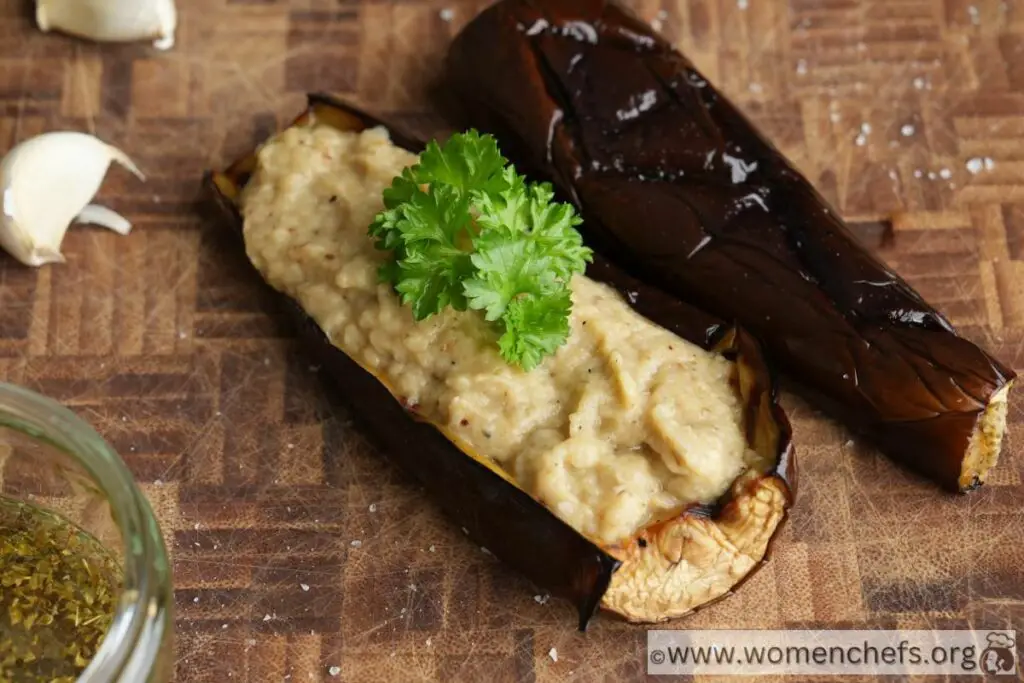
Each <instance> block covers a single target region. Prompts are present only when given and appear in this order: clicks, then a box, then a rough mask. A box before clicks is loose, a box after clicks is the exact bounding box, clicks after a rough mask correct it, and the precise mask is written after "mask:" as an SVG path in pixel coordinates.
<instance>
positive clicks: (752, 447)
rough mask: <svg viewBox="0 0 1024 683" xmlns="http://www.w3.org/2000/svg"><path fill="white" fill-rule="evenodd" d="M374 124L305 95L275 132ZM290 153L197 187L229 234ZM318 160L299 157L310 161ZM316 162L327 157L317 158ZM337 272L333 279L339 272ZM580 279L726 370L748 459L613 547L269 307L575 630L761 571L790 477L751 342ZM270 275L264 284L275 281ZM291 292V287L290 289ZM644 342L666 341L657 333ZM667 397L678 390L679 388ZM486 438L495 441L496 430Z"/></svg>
mask: <svg viewBox="0 0 1024 683" xmlns="http://www.w3.org/2000/svg"><path fill="white" fill-rule="evenodd" d="M377 125H379V122H378V121H376V120H375V119H372V118H371V117H368V116H366V115H364V114H361V113H359V112H357V111H355V110H352V109H351V108H349V107H347V106H345V105H342V104H340V103H337V102H333V101H331V100H329V99H327V98H323V97H313V98H311V100H310V107H309V110H308V111H307V112H306V113H305V114H304V115H303V116H302V117H300V118H299V119H298V120H297V121H296V122H295V124H293V126H292V127H291V129H289V131H286V133H285V134H282V135H287V134H289V133H292V134H293V135H297V136H302V135H304V133H303V130H309V131H310V133H309V135H314V134H319V133H317V131H318V130H319V131H320V132H321V133H324V131H323V127H327V128H330V129H333V130H334V131H335V134H336V133H337V131H341V132H345V134H351V133H352V132H358V131H363V130H364V129H367V128H373V127H375V126H377ZM326 134H327V133H325V135H326ZM390 135H391V140H392V141H393V142H394V143H396V144H397V145H398V146H399V147H402V148H405V149H410V150H415V151H418V150H420V149H421V145H420V144H418V143H417V142H416V141H415V140H413V139H412V138H410V137H408V136H403V135H402V134H401V132H400V131H397V130H390ZM279 137H280V136H279ZM303 139H306V140H308V139H311V138H303ZM378 142H379V141H378ZM302 144H305V143H302V142H300V143H299V144H297V145H295V146H293V147H291V148H285V151H284V152H281V151H280V150H281V148H282V147H281V146H280V145H278V146H276V147H275V145H273V144H270V145H267V146H265V147H264V149H263V151H262V152H261V153H260V156H259V157H257V156H255V155H254V156H252V157H249V158H246V159H244V160H242V161H240V162H238V163H236V164H234V165H233V166H232V167H230V168H229V169H228V170H226V171H225V172H223V173H214V174H211V175H210V177H209V179H208V180H209V185H210V187H211V188H212V189H213V191H214V193H215V197H216V200H217V203H218V205H219V206H220V207H221V208H222V209H223V213H224V215H225V216H226V217H227V218H228V220H229V222H230V224H231V227H232V229H233V230H234V231H235V232H236V233H237V234H239V235H241V234H242V232H243V221H242V213H241V212H242V211H245V210H246V207H247V206H248V205H247V202H248V201H249V200H248V198H247V197H248V194H247V193H249V192H250V191H252V192H253V193H257V194H258V193H261V192H291V191H293V189H294V188H295V186H294V185H293V184H292V183H291V180H290V179H288V178H284V179H282V178H275V179H273V181H272V182H270V183H268V184H266V185H260V184H259V178H260V173H261V172H264V167H263V166H261V165H260V164H261V163H264V162H265V161H266V159H265V157H266V155H267V154H270V155H275V154H279V153H287V154H288V155H293V154H308V152H306V151H305V150H302V149H301V147H302ZM388 144H390V143H388ZM303 158H305V157H303ZM310 158H311V159H313V158H312V157H310ZM324 158H325V157H320V158H319V159H313V161H315V162H316V163H321V162H322V161H323V159H324ZM326 158H328V161H330V159H329V155H328V157H326ZM254 173H255V178H256V179H253V177H254V176H253V174H254ZM307 173H308V174H309V175H308V176H307V175H306V174H307ZM317 173H318V172H317V171H316V170H314V169H313V168H312V166H310V167H303V174H300V175H302V176H303V178H305V179H307V180H308V179H309V178H312V180H311V181H310V184H311V186H313V187H321V185H320V183H321V182H327V181H328V179H326V178H321V177H318V176H317ZM303 182H305V180H303ZM374 182H379V179H378V180H376V181H374ZM253 201H255V200H253ZM330 201H331V202H332V203H333V202H337V203H338V204H339V205H342V206H344V205H345V203H346V201H348V200H347V198H346V197H340V196H332V197H331V198H330ZM254 206H255V207H256V208H254V209H250V210H251V211H255V212H256V213H261V212H262V211H263V209H262V207H261V205H259V204H254ZM339 210H345V209H339ZM247 215H249V214H247ZM354 220H357V221H358V219H354ZM282 225H283V224H282ZM251 227H252V226H250V225H249V224H248V223H247V224H246V227H245V231H246V232H245V234H246V247H247V250H248V252H249V254H250V258H251V259H253V260H254V263H255V265H256V266H257V267H258V269H259V270H260V271H261V272H262V273H263V274H264V275H265V276H266V275H267V273H269V272H272V270H268V269H267V268H266V264H264V263H262V262H261V259H262V258H263V256H261V252H260V248H259V245H257V244H256V243H255V242H254V239H253V235H251V234H250V228H251ZM275 229H276V228H275ZM287 231H288V228H284V232H287ZM268 236H269V237H270V238H271V241H273V240H277V239H278V238H280V239H287V235H283V234H276V233H274V232H271V233H268ZM289 249H291V252H290V253H293V252H294V251H295V250H296V249H298V250H300V251H301V250H305V251H304V252H303V253H305V252H312V251H316V249H319V246H318V245H311V244H302V245H299V246H296V247H289ZM322 256H323V255H322V254H319V255H318V256H317V258H321V257H322ZM332 258H333V256H332ZM321 263H322V262H321ZM286 265H287V264H286ZM281 272H282V273H284V276H283V277H284V280H287V279H288V278H290V277H291V274H292V272H293V271H292V270H290V269H289V268H285V269H283V270H282V271H281ZM338 272H339V277H341V275H340V273H342V272H343V271H338ZM588 276H590V277H592V278H594V279H598V280H600V281H602V282H604V283H606V284H609V285H611V286H612V287H613V288H614V289H617V290H619V291H620V292H622V293H624V295H625V296H624V297H621V298H619V297H615V295H614V294H609V296H613V297H615V300H611V299H609V300H607V302H608V303H607V305H609V306H619V305H624V304H622V302H624V301H626V300H627V298H626V297H628V300H630V301H635V302H636V304H635V309H636V310H638V311H639V312H641V313H642V314H644V315H647V316H650V315H652V313H653V312H654V311H655V310H656V311H657V312H658V316H659V317H660V318H661V319H662V322H661V325H662V327H664V328H666V329H668V330H669V331H671V332H674V333H675V334H676V335H678V336H680V337H682V338H683V339H686V340H687V341H689V342H691V343H693V344H696V345H697V346H700V347H701V348H704V349H709V350H712V351H714V352H717V353H720V354H722V355H723V356H724V357H725V358H726V359H728V361H730V362H731V367H732V370H731V371H730V373H731V374H730V378H729V379H728V385H729V386H731V387H733V389H732V390H731V391H732V392H733V395H735V396H736V397H737V400H738V401H739V405H740V415H741V418H740V425H741V427H742V429H741V435H740V439H741V443H742V442H743V441H745V446H744V448H745V450H746V452H748V453H749V454H750V457H751V458H752V460H750V463H751V464H749V465H748V466H746V468H745V469H744V470H743V471H742V472H741V473H740V474H739V475H738V476H736V478H735V480H733V481H732V482H731V484H728V480H727V482H726V483H727V484H728V487H727V490H726V492H725V493H724V494H723V495H721V497H719V498H718V499H717V500H714V501H712V502H710V503H705V504H692V505H687V506H685V507H684V508H683V509H677V510H675V511H674V512H672V514H667V515H660V516H658V517H656V518H654V519H652V520H650V521H649V522H647V523H645V524H644V525H643V526H642V527H641V528H640V529H639V530H638V531H635V532H632V533H631V535H630V536H628V537H626V538H621V539H618V540H616V541H614V542H609V541H608V539H607V538H606V537H604V536H602V535H601V534H600V533H599V532H597V531H594V530H591V531H589V532H587V533H581V532H580V531H577V530H576V529H574V528H573V526H570V525H569V524H567V523H566V522H565V521H563V520H562V519H560V517H559V516H556V514H554V513H553V512H552V510H551V509H549V507H548V506H545V505H544V504H542V503H541V502H540V501H539V500H538V499H537V498H535V497H532V496H531V495H529V494H528V493H527V492H526V491H525V490H524V489H523V488H521V487H520V485H518V484H517V482H516V479H515V478H514V477H513V476H510V473H509V472H507V471H506V470H505V469H503V467H502V466H501V465H500V464H499V463H498V462H496V461H495V460H494V459H492V458H490V457H487V456H485V455H482V454H481V453H480V452H478V450H477V449H476V448H475V447H474V446H473V444H472V443H471V440H468V439H467V438H464V437H465V433H464V432H458V431H457V430H455V429H453V428H452V426H451V424H450V423H449V424H443V423H438V422H435V421H431V415H430V414H429V411H428V410H427V409H426V406H425V405H424V406H421V405H418V404H416V403H411V402H410V401H408V400H406V398H405V395H404V394H405V391H404V390H403V389H402V388H401V387H400V386H398V383H400V382H404V381H405V375H402V376H401V377H398V378H397V379H396V377H397V376H395V375H387V373H386V372H385V371H384V370H382V369H381V366H375V364H374V362H373V359H372V356H366V355H355V356H350V355H348V354H347V353H346V352H344V351H342V350H341V347H342V346H343V344H342V343H341V342H340V341H339V340H337V338H335V341H334V342H332V341H331V340H329V338H328V337H329V336H330V335H327V334H325V333H324V331H323V329H322V327H321V325H320V324H318V322H317V320H314V319H313V318H317V319H318V320H319V321H321V323H322V322H323V321H324V320H326V319H328V318H329V317H330V315H331V313H332V311H331V309H329V307H328V308H326V309H325V308H320V309H318V310H317V305H316V304H315V303H314V304H311V303H310V301H311V299H309V298H308V297H307V296H305V295H299V297H298V298H299V299H301V300H302V301H303V302H305V303H304V305H300V304H299V302H298V301H296V300H295V299H293V298H292V297H291V296H289V295H282V298H283V299H284V301H285V302H286V306H287V309H288V310H289V311H290V313H291V315H292V316H293V317H294V318H295V319H296V321H297V323H298V326H299V330H300V332H301V336H302V337H303V339H304V340H305V342H306V344H307V345H308V348H309V350H310V352H311V353H312V354H313V355H315V357H316V358H317V361H318V362H320V363H322V364H323V367H324V371H325V373H326V375H327V376H328V377H330V378H331V380H332V385H333V388H334V389H335V390H337V391H338V392H339V393H340V394H341V395H342V396H343V398H345V399H347V402H348V403H349V404H350V405H351V408H352V410H353V412H354V414H355V415H356V417H357V418H358V420H359V422H361V423H362V424H363V425H364V427H365V428H366V429H367V430H368V431H369V432H370V433H371V435H372V436H373V437H375V438H376V440H377V442H378V443H379V445H380V446H381V447H382V449H383V450H384V452H386V453H387V454H388V455H389V456H390V457H392V458H393V459H394V460H395V461H396V462H397V463H399V464H400V465H401V466H402V467H404V468H405V469H406V470H408V471H409V472H410V473H412V474H413V475H414V476H416V477H417V478H418V479H419V480H420V481H421V482H422V483H423V485H424V486H425V488H426V489H427V491H428V492H429V493H430V494H431V495H433V496H434V497H435V498H436V499H437V500H438V501H439V502H440V504H441V505H442V507H443V508H444V509H445V510H446V511H447V512H448V514H449V515H450V516H451V517H452V518H454V519H455V520H456V522H457V523H459V524H460V525H461V526H463V527H464V528H465V529H466V530H467V531H468V533H469V534H470V536H471V537H472V538H474V540H476V541H477V542H479V543H480V544H482V545H484V546H486V547H487V548H488V549H490V550H491V551H492V552H494V554H495V555H496V556H498V557H499V558H501V559H502V560H504V561H505V562H507V563H508V564H510V565H512V566H513V567H515V568H516V569H518V570H519V571H521V572H522V573H524V574H525V575H526V576H528V577H529V578H530V579H532V580H533V581H535V582H536V583H537V584H539V585H541V586H543V587H545V588H547V589H548V590H550V591H551V592H552V593H555V594H557V595H561V596H564V597H566V598H568V599H570V600H572V601H573V603H574V604H575V605H576V606H577V608H578V610H579V613H580V625H581V627H583V626H585V625H586V623H587V621H588V619H589V618H590V617H591V615H592V613H593V611H594V610H595V609H596V607H597V606H598V605H601V606H603V607H605V608H606V609H609V610H611V611H613V612H616V613H618V614H620V615H622V616H624V617H625V618H627V619H630V620H635V621H660V620H664V619H668V618H672V617H676V616H680V615H682V614H686V613H687V612H689V611H691V610H693V609H695V608H697V607H699V606H701V605H703V604H706V603H708V602H710V601H712V600H714V599H717V598H719V597H721V596H723V595H726V594H727V593H728V592H730V591H731V590H732V589H734V588H735V586H736V585H738V584H739V583H740V582H741V581H742V580H744V579H745V578H746V577H747V576H749V575H750V574H751V573H752V572H753V571H754V570H755V569H756V568H757V567H758V566H759V565H760V564H761V563H762V562H763V560H764V558H765V556H766V553H767V551H768V547H769V543H770V541H771V539H772V538H773V537H774V535H775V534H776V532H777V531H778V529H779V527H780V525H781V523H782V521H783V520H784V518H785V515H786V510H787V508H788V507H789V505H790V503H791V499H792V493H791V488H790V483H789V482H790V481H791V480H792V477H793V475H794V474H795V473H794V471H793V464H792V459H791V455H792V454H791V446H790V432H789V426H788V423H787V421H786V418H785V416H784V414H783V413H782V411H781V410H780V408H779V406H778V405H777V403H776V400H775V390H774V386H773V384H772V380H771V377H770V375H769V373H768V371H767V370H766V367H765V365H764V362H763V359H762V357H761V354H760V350H759V348H758V345H757V344H756V343H755V342H754V341H753V339H752V338H751V337H750V336H749V335H747V334H746V333H745V332H743V331H742V330H739V329H736V328H734V327H730V326H728V325H726V324H724V323H723V322H722V321H721V320H719V319H716V318H714V317H712V316H709V315H708V314H706V313H704V312H702V311H700V310H698V309H695V308H693V307H691V306H689V305H687V304H683V303H681V302H679V301H677V300H675V299H673V298H671V297H668V296H666V295H664V294H662V293H660V292H657V291H656V290H650V291H648V290H649V288H648V287H647V286H646V285H644V284H642V283H641V282H639V281H637V280H635V279H633V278H631V277H629V276H627V275H625V274H624V273H622V272H621V271H619V270H618V269H617V268H615V267H614V266H612V265H611V264H609V263H608V262H606V261H604V260H602V259H597V262H596V263H595V264H593V265H592V266H591V268H590V269H588ZM271 279H272V280H274V281H275V283H276V284H275V286H278V285H280V284H281V283H280V282H279V281H277V280H276V279H274V278H271ZM588 286H589V285H588ZM593 286H598V285H593ZM284 289H286V287H285V286H280V287H279V290H284ZM295 291H302V290H301V287H300V288H299V289H296V290H295ZM388 296H390V295H388ZM602 301H604V300H602ZM311 309H314V310H311ZM627 310H628V309H627ZM629 315H634V316H635V314H633V313H630V314H629ZM363 317H365V316H363ZM645 324H647V325H649V323H645ZM327 327H328V328H330V326H329V325H328V326H327ZM658 334H667V333H665V332H664V330H660V331H658ZM700 353H704V352H700ZM709 357H710V358H713V356H709ZM368 359H369V360H368ZM551 362H554V361H551ZM717 362H719V363H720V362H721V361H717ZM453 365H454V363H453ZM412 371H413V370H410V371H409V372H412ZM516 372H521V371H516ZM534 372H536V371H534ZM406 374H408V373H406ZM673 391H679V392H686V387H685V386H681V387H678V388H673ZM462 422H464V421H458V422H456V424H462ZM494 436H495V438H496V439H497V438H498V436H499V435H494ZM487 438H488V439H490V438H491V435H487Z"/></svg>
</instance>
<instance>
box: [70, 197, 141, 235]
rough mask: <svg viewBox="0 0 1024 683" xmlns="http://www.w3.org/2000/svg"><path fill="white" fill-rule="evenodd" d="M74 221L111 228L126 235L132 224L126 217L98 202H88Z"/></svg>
mask: <svg viewBox="0 0 1024 683" xmlns="http://www.w3.org/2000/svg"><path fill="white" fill-rule="evenodd" d="M75 222H76V223H89V224H92V225H99V226H101V227H104V228H108V229H110V230H113V231H114V232H116V233H117V234H118V235H127V234H128V233H130V232H131V231H132V224H131V222H129V221H128V219H127V218H125V217H124V216H122V215H121V214H119V213H117V212H116V211H114V210H112V209H108V208H107V207H105V206H100V205H99V204H89V205H88V206H86V207H85V208H84V209H82V212H81V213H80V214H78V215H77V216H75Z"/></svg>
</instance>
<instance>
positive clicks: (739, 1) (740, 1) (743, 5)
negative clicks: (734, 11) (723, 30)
mask: <svg viewBox="0 0 1024 683" xmlns="http://www.w3.org/2000/svg"><path fill="white" fill-rule="evenodd" d="M747 3H748V0H736V7H738V8H739V9H740V11H741V12H742V11H744V10H746V9H747Z"/></svg>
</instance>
